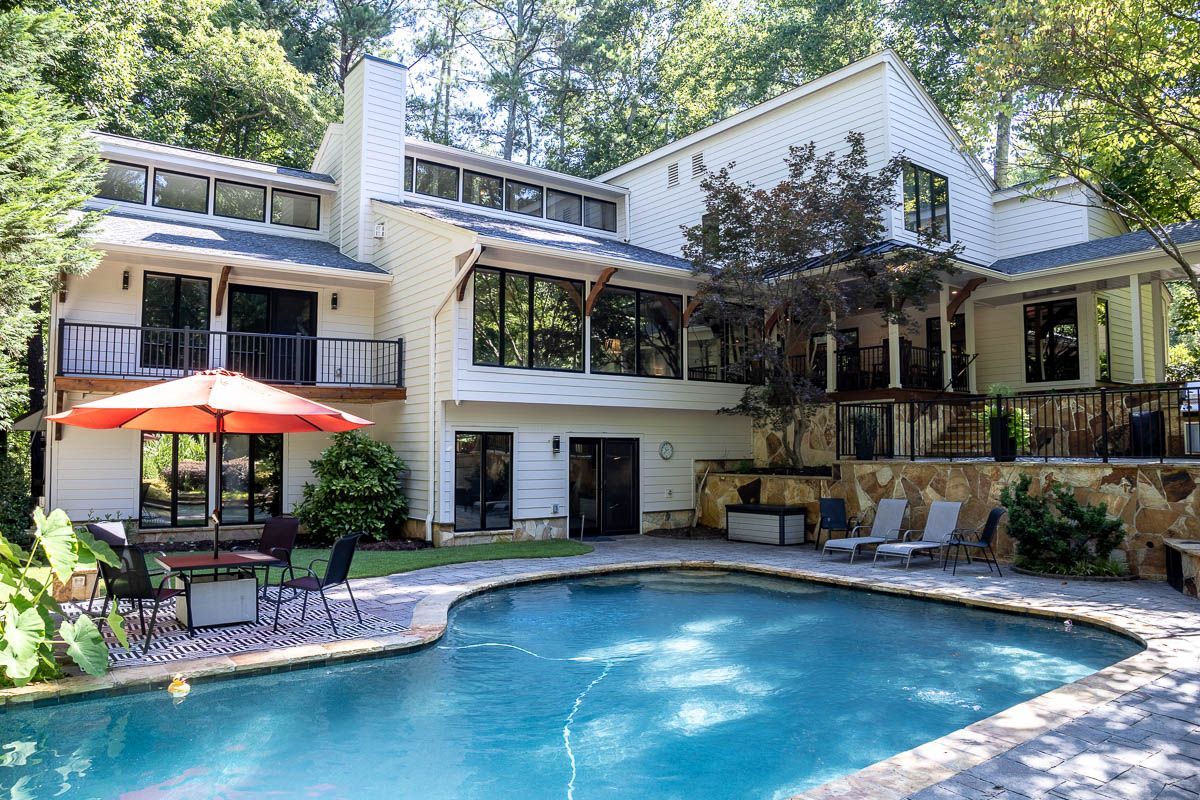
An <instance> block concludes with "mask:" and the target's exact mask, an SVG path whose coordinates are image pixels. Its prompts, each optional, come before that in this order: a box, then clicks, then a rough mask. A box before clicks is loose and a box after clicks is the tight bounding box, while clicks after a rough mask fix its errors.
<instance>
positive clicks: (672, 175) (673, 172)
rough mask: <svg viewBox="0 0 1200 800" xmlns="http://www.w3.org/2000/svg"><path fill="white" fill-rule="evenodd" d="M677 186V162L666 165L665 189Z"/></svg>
mask: <svg viewBox="0 0 1200 800" xmlns="http://www.w3.org/2000/svg"><path fill="white" fill-rule="evenodd" d="M678 185H679V162H678V161H676V162H675V163H674V164H668V165H667V188H668V189H670V188H671V187H672V186H678Z"/></svg>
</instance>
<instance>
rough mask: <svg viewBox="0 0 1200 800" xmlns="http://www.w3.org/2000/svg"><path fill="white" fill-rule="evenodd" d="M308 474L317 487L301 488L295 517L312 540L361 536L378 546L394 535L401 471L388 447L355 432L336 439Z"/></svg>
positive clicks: (402, 507) (403, 508)
mask: <svg viewBox="0 0 1200 800" xmlns="http://www.w3.org/2000/svg"><path fill="white" fill-rule="evenodd" d="M312 468H313V474H314V475H315V476H316V477H317V483H316V484H311V483H309V484H305V486H304V499H303V500H301V501H300V504H299V505H297V506H296V516H297V517H299V518H300V520H301V521H302V522H303V523H304V525H305V527H306V528H307V530H308V535H309V536H310V537H312V538H313V539H314V540H316V541H320V542H329V541H333V540H334V539H336V538H338V537H339V536H344V535H346V534H348V533H366V534H367V535H369V536H370V537H371V538H373V539H377V540H380V541H382V540H384V539H387V538H389V537H391V536H394V535H396V534H398V533H399V528H400V525H401V523H403V522H404V519H405V514H406V512H407V511H408V499H407V498H406V497H405V496H404V487H403V485H402V473H404V471H405V470H406V469H407V466H406V465H405V463H404V461H403V460H402V459H401V458H400V457H399V456H398V455H396V452H395V451H394V450H392V448H391V447H390V446H389V445H387V444H385V443H384V442H377V441H375V440H374V439H372V438H370V437H369V436H367V435H366V434H364V433H361V432H359V431H348V432H346V433H336V434H334V436H333V442H332V443H331V444H330V445H329V447H327V448H325V452H323V453H321V457H320V458H318V459H317V460H315V461H313V462H312Z"/></svg>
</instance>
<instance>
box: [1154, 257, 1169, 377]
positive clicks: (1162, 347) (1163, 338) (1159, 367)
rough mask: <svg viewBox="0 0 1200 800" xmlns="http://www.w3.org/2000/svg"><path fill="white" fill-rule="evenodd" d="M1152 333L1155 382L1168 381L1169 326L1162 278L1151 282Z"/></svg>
mask: <svg viewBox="0 0 1200 800" xmlns="http://www.w3.org/2000/svg"><path fill="white" fill-rule="evenodd" d="M1150 319H1151V324H1152V328H1151V331H1150V335H1151V337H1152V338H1151V342H1152V343H1153V345H1154V365H1153V367H1154V376H1153V380H1156V381H1165V380H1166V379H1167V325H1166V321H1165V319H1164V309H1163V285H1162V279H1161V278H1153V279H1152V280H1151V281H1150Z"/></svg>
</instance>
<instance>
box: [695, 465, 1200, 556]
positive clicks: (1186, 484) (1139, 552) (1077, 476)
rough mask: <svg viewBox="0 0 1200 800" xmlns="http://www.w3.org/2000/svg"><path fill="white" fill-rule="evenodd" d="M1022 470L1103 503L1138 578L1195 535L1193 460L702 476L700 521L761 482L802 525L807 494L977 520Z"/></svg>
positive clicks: (1198, 510)
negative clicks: (795, 508)
mask: <svg viewBox="0 0 1200 800" xmlns="http://www.w3.org/2000/svg"><path fill="white" fill-rule="evenodd" d="M1022 474H1028V475H1030V477H1031V478H1032V479H1033V485H1032V491H1033V492H1034V493H1037V494H1041V493H1042V492H1044V491H1046V489H1048V488H1049V487H1050V486H1053V485H1054V484H1065V485H1067V486H1072V487H1074V489H1075V494H1076V497H1078V498H1079V499H1080V500H1081V501H1083V502H1088V503H1104V504H1105V505H1106V506H1107V507H1108V511H1109V513H1110V514H1111V515H1113V516H1114V517H1117V518H1119V519H1120V520H1121V521H1122V522H1124V523H1125V530H1126V535H1125V542H1124V544H1123V545H1122V547H1121V548H1120V549H1118V550H1117V551H1115V552H1114V553H1113V557H1114V558H1117V559H1118V560H1123V561H1125V563H1127V564H1128V565H1129V569H1130V572H1131V573H1133V574H1134V575H1137V576H1139V577H1143V578H1156V579H1162V578H1164V577H1165V575H1166V565H1165V556H1164V552H1163V543H1162V540H1163V538H1175V539H1192V540H1200V491H1198V490H1197V485H1198V483H1200V465H1196V466H1192V465H1187V466H1179V465H1170V464H1163V465H1159V464H1150V465H1119V464H1095V463H1069V464H1034V463H1015V464H998V463H994V462H986V463H984V462H981V463H970V462H952V463H951V462H945V463H931V462H911V461H873V462H852V461H847V462H842V463H840V464H838V465H835V466H834V477H833V478H832V479H831V478H804V477H792V476H756V475H730V474H720V475H709V477H708V480H707V481H706V483H705V486H704V490H703V495H702V497H701V499H700V522H701V523H702V524H705V525H712V526H714V527H724V525H725V513H724V508H725V505H726V504H727V503H736V502H739V500H738V495H737V489H738V487H740V486H743V485H745V484H746V483H749V482H750V481H752V480H754V479H755V478H758V477H761V478H762V479H763V491H762V502H764V503H787V504H801V505H805V506H806V507H807V508H808V512H809V514H808V517H809V519H808V524H809V526H810V528H811V527H812V526H813V525H815V523H816V519H817V510H818V509H817V500H818V499H819V498H821V497H841V498H844V499H845V500H846V506H847V508H848V509H849V511H850V513H851V514H853V515H862V514H864V513H868V512H872V511H873V510H874V508H875V506H876V504H877V503H878V502H879V501H880V500H881V499H885V498H890V497H898V498H906V499H907V500H908V503H909V509H910V510H909V520H908V524H909V525H910V526H912V527H917V528H919V527H921V526H922V525H923V524H924V522H925V516H926V514H927V513H928V510H929V504H930V503H932V502H933V501H934V500H960V501H962V502H963V511H962V517H961V522H962V524H963V526H964V527H977V526H979V525H982V524H983V521H984V519H985V518H986V516H987V513H988V511H989V510H990V509H991V508H993V507H994V506H996V505H999V502H1000V491H1001V490H1002V489H1003V488H1004V487H1005V486H1007V485H1009V484H1013V483H1016V482H1017V480H1018V479H1019V478H1020V476H1021V475H1022ZM997 550H998V552H999V554H1000V556H1001V557H1011V556H1012V553H1013V545H1012V541H1011V540H1010V539H1009V538H1008V536H1007V535H1006V532H1005V531H1004V528H1003V526H1002V528H1001V534H1000V536H999V539H998V542H997Z"/></svg>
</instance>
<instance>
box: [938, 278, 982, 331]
mask: <svg viewBox="0 0 1200 800" xmlns="http://www.w3.org/2000/svg"><path fill="white" fill-rule="evenodd" d="M986 281H987V278H982V277H981V278H971V280H969V281H967V285H966V286H964V287H963V288H961V289H959V290H958V292H957V293H956V294H955V295H954V299H952V300H951V301H950V302H949V303H947V304H946V321H947V322H954V315H955V314H957V313H958V309H959V308H960V307H961V306H962V304H963V303H965V302H967V298H968V297H970V296H971V292H973V291H975V290H976V289H978V288H979V287H980V286H981V285H983V283H984V282H986Z"/></svg>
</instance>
